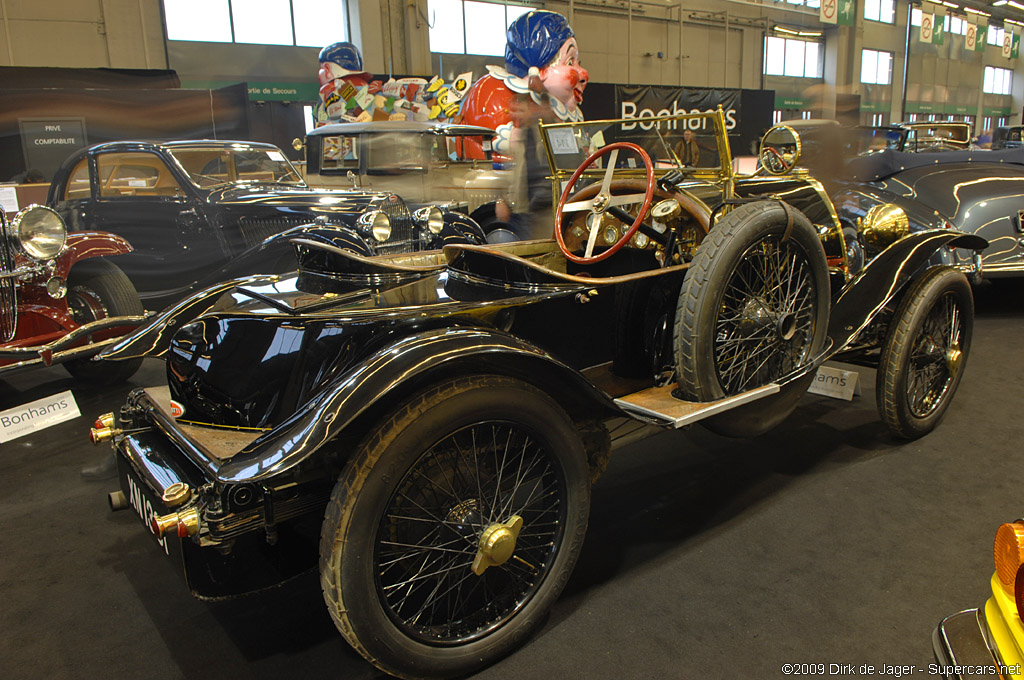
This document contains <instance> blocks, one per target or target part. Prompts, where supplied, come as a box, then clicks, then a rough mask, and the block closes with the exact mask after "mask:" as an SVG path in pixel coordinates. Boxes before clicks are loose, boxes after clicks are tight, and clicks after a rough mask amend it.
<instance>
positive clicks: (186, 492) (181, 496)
mask: <svg viewBox="0 0 1024 680" xmlns="http://www.w3.org/2000/svg"><path fill="white" fill-rule="evenodd" d="M190 498H192V489H191V488H189V486H188V484H185V483H184V482H175V483H174V484H171V485H170V486H169V487H167V488H166V489H165V490H164V493H163V496H162V498H161V500H163V502H164V503H165V504H167V506H168V507H171V508H176V507H178V506H179V505H182V504H183V503H185V502H186V501H188V499H190Z"/></svg>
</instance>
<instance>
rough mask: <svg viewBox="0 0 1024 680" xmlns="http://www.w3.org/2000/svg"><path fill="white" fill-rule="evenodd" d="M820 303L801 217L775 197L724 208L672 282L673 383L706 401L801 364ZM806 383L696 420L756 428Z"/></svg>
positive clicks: (785, 410)
mask: <svg viewBox="0 0 1024 680" xmlns="http://www.w3.org/2000/svg"><path fill="white" fill-rule="evenodd" d="M787 231H788V235H787ZM829 304H830V290H829V278H828V266H827V263H826V260H825V251H824V248H823V247H822V245H821V240H820V239H819V238H818V234H817V231H816V230H815V228H814V226H813V225H812V224H811V222H810V220H808V219H807V218H806V217H805V216H804V215H803V214H802V213H801V212H800V211H798V210H796V209H795V208H792V207H783V205H782V204H781V203H780V202H778V201H759V202H756V203H750V204H747V205H744V206H742V207H740V208H737V209H735V210H733V211H732V212H730V213H728V214H727V215H725V216H724V217H723V218H721V219H720V220H718V221H717V222H716V224H715V226H714V227H713V228H712V229H711V231H710V232H709V233H708V235H707V237H706V238H705V239H704V241H703V242H702V243H701V245H700V248H699V249H698V250H697V255H696V256H695V257H694V259H693V262H692V263H691V265H690V269H689V271H688V272H687V275H686V279H685V281H684V282H683V286H682V288H681V290H680V292H679V301H678V305H677V308H676V319H675V330H674V342H675V363H676V375H677V379H678V381H679V388H680V390H681V391H682V393H683V395H685V396H686V397H687V398H689V399H693V400H695V401H703V402H707V401H714V400H716V399H721V398H723V397H727V396H731V395H735V394H740V393H742V392H745V391H748V390H751V389H754V388H757V387H761V386H764V385H767V384H769V383H771V382H773V381H775V380H777V379H779V378H782V377H784V376H786V375H789V374H791V373H793V372H794V371H796V370H797V369H799V368H801V367H803V366H806V365H808V364H809V363H810V362H811V360H813V359H814V358H815V357H816V356H817V355H818V354H819V353H820V352H821V351H822V349H823V348H824V346H825V342H826V339H827V335H828V318H829ZM809 384H810V382H809V381H808V380H806V378H805V379H801V380H798V381H794V382H792V383H790V384H788V385H785V386H783V388H782V391H781V392H780V393H779V394H776V395H774V396H771V397H767V398H762V399H759V400H758V401H755V402H753V403H751V404H749V405H747V406H744V407H742V408H740V409H736V410H733V411H727V412H725V413H723V414H721V415H719V416H715V417H714V418H711V419H708V420H705V421H702V422H703V423H704V424H705V425H707V426H708V427H709V428H710V429H712V430H714V431H716V432H718V433H720V434H724V435H727V436H741V437H748V436H753V435H756V434H760V433H762V432H765V431H767V430H769V429H771V428H773V427H775V425H777V424H778V423H780V422H781V421H782V420H784V419H785V418H786V417H787V416H788V415H789V414H790V413H791V412H792V410H793V408H795V407H796V402H797V401H798V400H799V398H800V396H801V395H802V394H803V392H804V391H806V389H807V386H808V385H809Z"/></svg>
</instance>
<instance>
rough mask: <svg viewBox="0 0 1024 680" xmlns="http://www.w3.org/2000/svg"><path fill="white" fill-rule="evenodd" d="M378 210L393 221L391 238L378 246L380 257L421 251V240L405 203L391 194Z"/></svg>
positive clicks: (385, 198) (377, 250)
mask: <svg viewBox="0 0 1024 680" xmlns="http://www.w3.org/2000/svg"><path fill="white" fill-rule="evenodd" d="M377 209H378V210H382V211H384V214H385V215H387V216H388V219H389V220H390V221H391V236H390V237H389V238H388V240H387V241H385V242H384V243H379V244H377V246H376V252H377V254H378V255H388V254H391V253H408V252H410V251H413V250H419V240H418V239H417V238H416V234H415V230H414V229H413V225H412V213H411V212H409V206H407V205H406V204H405V201H403V200H402V199H401V198H399V197H398V196H396V195H395V194H390V195H388V196H385V197H384V200H382V201H381V202H380V205H379V206H377Z"/></svg>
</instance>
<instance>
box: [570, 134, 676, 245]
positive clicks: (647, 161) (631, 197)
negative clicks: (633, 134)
mask: <svg viewBox="0 0 1024 680" xmlns="http://www.w3.org/2000/svg"><path fill="white" fill-rule="evenodd" d="M619 150H629V151H632V152H633V153H635V154H637V155H638V156H640V158H641V160H642V161H643V163H644V168H645V170H646V171H647V177H646V180H647V186H646V187H645V189H646V190H645V191H644V193H642V194H637V193H632V194H622V195H619V196H613V195H612V194H611V191H612V184H613V182H614V175H615V170H616V167H615V166H616V164H617V162H618V157H619ZM606 154H607V155H608V166H607V167H606V168H605V172H604V175H603V176H602V178H601V188H600V189H599V191H598V193H597V195H596V196H594V197H593V198H590V199H587V200H583V201H573V202H568V199H569V192H570V190H571V189H572V187H574V186H575V185H576V182H577V181H578V180H579V178H580V177H582V176H583V173H584V171H586V170H587V168H589V167H590V166H591V165H593V164H594V163H595V162H596V161H597V159H598V158H600V157H602V156H604V155H606ZM655 186H656V185H655V178H654V164H653V163H652V162H651V157H650V156H648V155H647V152H646V151H644V150H643V149H642V148H641V147H639V146H637V145H636V144H633V143H631V142H613V143H612V144H609V145H607V146H605V147H603V148H601V149H598V150H597V151H595V152H594V153H592V154H590V155H589V156H587V158H586V160H584V161H583V163H582V164H581V165H580V167H578V168H577V169H576V172H575V173H573V175H572V177H571V178H570V179H569V181H568V183H567V184H566V185H565V189H564V190H563V191H562V195H561V197H560V198H559V200H558V210H557V211H556V212H555V238H556V239H557V240H558V247H559V248H561V250H562V254H564V255H565V257H566V259H568V260H570V261H572V262H576V263H578V264H593V263H595V262H600V261H601V260H604V259H606V258H608V257H610V256H612V255H613V254H615V253H617V252H618V251H619V250H620V249H622V247H623V246H625V245H626V244H627V243H629V240H630V239H631V238H633V235H634V234H635V233H636V232H637V230H638V229H639V228H640V225H641V224H643V220H644V218H645V217H646V216H647V213H648V211H649V210H650V208H651V201H652V199H653V198H654V188H655ZM637 203H639V204H640V205H639V207H638V210H637V216H636V219H635V220H634V219H632V217H630V220H627V221H625V223H626V224H629V228H627V229H626V230H625V231H624V232H623V234H622V236H620V237H619V239H618V240H617V241H616V242H615V243H614V244H612V245H611V246H610V247H608V248H607V249H606V250H604V251H603V252H601V253H599V254H597V255H595V254H594V249H595V248H596V247H597V242H598V239H599V238H600V236H601V232H602V229H601V228H600V224H595V225H593V226H592V227H591V229H590V234H589V236H588V237H587V242H586V245H585V246H584V251H583V256H582V257H580V256H579V255H576V254H574V253H573V252H572V251H570V250H569V247H568V246H567V245H566V243H565V236H564V234H563V226H562V222H563V218H564V217H565V214H566V213H568V212H582V211H589V212H590V213H591V214H592V215H598V216H602V215H604V214H605V212H609V208H614V207H617V206H623V205H634V204H637ZM616 213H618V214H616ZM612 214H613V215H614V216H615V217H616V219H621V215H622V214H624V213H623V212H622V211H621V210H616V211H614V212H612ZM598 222H600V221H598ZM630 222H631V223H630Z"/></svg>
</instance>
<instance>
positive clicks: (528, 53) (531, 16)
mask: <svg viewBox="0 0 1024 680" xmlns="http://www.w3.org/2000/svg"><path fill="white" fill-rule="evenodd" d="M506 35H507V39H508V42H507V44H506V46H505V67H504V68H501V67H500V66H488V67H487V70H488V71H489V74H488V75H486V76H484V77H483V78H481V79H480V80H478V81H476V82H475V83H473V86H472V87H471V88H470V89H469V92H467V93H466V97H465V99H463V101H462V109H461V111H460V117H461V122H463V123H466V124H469V125H482V126H484V127H489V128H491V129H492V130H495V131H497V132H498V136H497V138H496V139H495V141H494V151H495V153H496V154H498V155H501V156H506V157H508V156H509V155H510V141H511V137H512V134H511V133H512V129H513V127H514V121H513V117H512V112H511V109H512V102H513V100H514V99H515V95H516V94H523V93H529V94H530V96H531V97H532V98H533V99H534V101H536V102H537V103H538V104H546V105H548V106H550V107H551V111H552V113H553V114H554V115H555V116H557V117H558V119H559V120H562V121H580V120H583V112H582V111H580V108H579V105H580V102H582V101H583V90H584V89H585V88H586V86H587V79H588V78H589V75H588V74H587V70H586V69H585V68H583V66H581V65H580V57H579V49H578V48H577V46H576V38H575V37H574V34H573V31H572V28H570V26H569V22H568V20H566V18H565V17H564V16H562V15H561V14H558V13H557V12H549V11H547V10H533V11H531V12H527V13H526V14H523V15H521V16H519V17H518V18H517V19H516V20H515V21H513V22H512V24H511V25H510V26H509V28H508V33H507V34H506ZM479 157H480V158H483V157H484V154H483V151H482V150H481V151H480V152H479Z"/></svg>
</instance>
